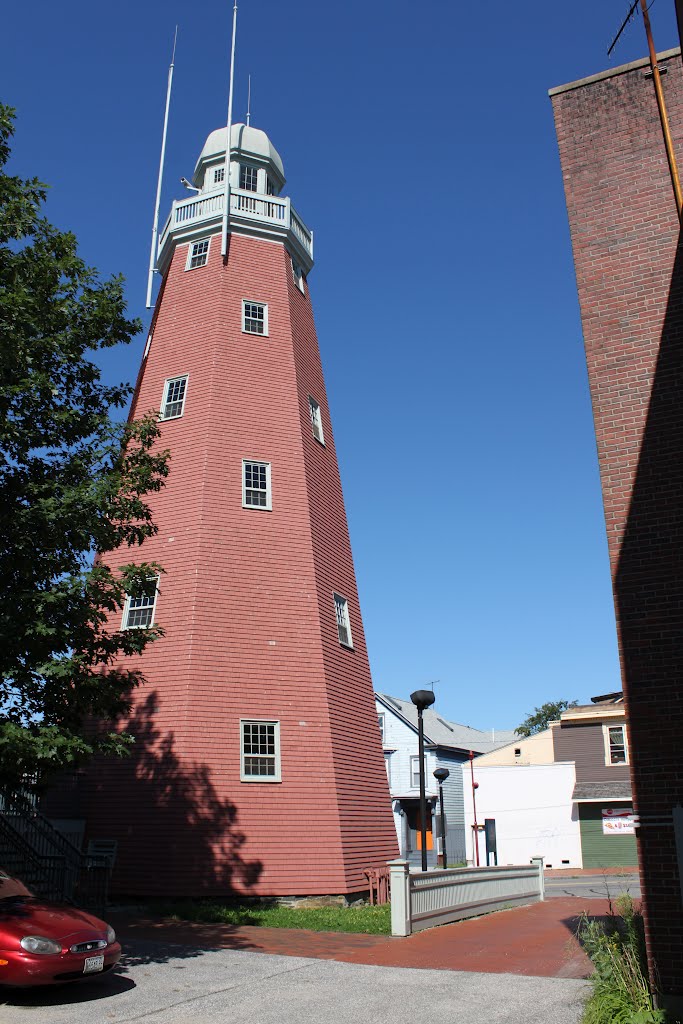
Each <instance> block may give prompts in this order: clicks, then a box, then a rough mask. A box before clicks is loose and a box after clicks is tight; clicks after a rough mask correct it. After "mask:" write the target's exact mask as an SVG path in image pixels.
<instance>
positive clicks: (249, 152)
mask: <svg viewBox="0 0 683 1024" xmlns="http://www.w3.org/2000/svg"><path fill="white" fill-rule="evenodd" d="M227 134H228V129H227V127H225V128H217V129H216V130H215V131H213V132H211V134H210V135H209V137H208V139H207V140H206V142H205V143H204V148H203V149H202V151H201V153H200V154H199V160H198V161H197V166H196V167H195V170H194V173H195V177H196V176H197V174H198V172H199V170H200V167H201V166H202V164H204V163H205V162H206V161H207V160H211V159H212V158H213V159H215V157H217V156H220V155H221V154H223V153H225V143H226V139H227ZM235 151H237V153H239V154H243V155H244V156H247V157H249V156H250V157H253V158H254V159H256V160H259V161H267V162H268V163H270V164H272V166H273V167H274V168H275V170H276V171H277V173H278V174H279V175H280V177H281V178H282V184H283V185H284V182H285V169H284V167H283V165H282V160H281V158H280V154H279V153H278V151H277V150H276V148H275V146H274V145H273V144H272V142H271V141H270V139H269V138H268V136H267V135H266V133H265V132H262V131H261V129H260V128H252V127H251V126H248V125H246V124H233V125H232V131H231V133H230V152H231V154H234V153H235Z"/></svg>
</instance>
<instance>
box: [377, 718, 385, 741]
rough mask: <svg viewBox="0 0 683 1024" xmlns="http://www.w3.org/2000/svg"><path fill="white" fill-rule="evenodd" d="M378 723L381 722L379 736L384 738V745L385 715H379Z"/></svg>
mask: <svg viewBox="0 0 683 1024" xmlns="http://www.w3.org/2000/svg"><path fill="white" fill-rule="evenodd" d="M377 721H378V722H379V734H380V736H381V738H382V743H384V715H383V714H379V715H377Z"/></svg>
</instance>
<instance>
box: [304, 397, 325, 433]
mask: <svg viewBox="0 0 683 1024" xmlns="http://www.w3.org/2000/svg"><path fill="white" fill-rule="evenodd" d="M308 408H309V410H310V413H311V426H312V427H313V437H314V438H315V439H316V441H320V443H321V444H325V435H324V434H323V420H322V416H321V415H320V406H319V405H318V403H317V402H316V400H315V398H311V396H310V395H309V396H308Z"/></svg>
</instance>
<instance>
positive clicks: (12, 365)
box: [0, 104, 168, 785]
mask: <svg viewBox="0 0 683 1024" xmlns="http://www.w3.org/2000/svg"><path fill="white" fill-rule="evenodd" d="M13 120H14V111H13V110H12V109H11V108H10V107H6V106H4V105H1V104H0V591H1V593H2V603H1V604H0V784H3V785H8V784H16V783H18V782H20V781H21V780H22V779H24V778H25V777H27V776H37V777H38V778H39V779H41V780H43V781H44V780H45V779H46V778H47V777H48V776H49V775H50V774H52V773H54V772H56V771H59V770H61V769H63V768H66V767H70V766H74V765H76V764H78V763H79V762H81V761H83V760H84V759H87V758H88V757H90V756H92V754H93V753H95V752H96V751H107V752H113V753H123V752H125V750H126V748H127V746H128V744H129V743H130V742H131V739H130V737H127V736H125V735H119V734H118V733H117V732H116V731H115V730H114V729H113V728H112V726H111V724H110V725H109V726H101V727H100V728H96V727H94V726H92V725H89V726H88V728H87V729H86V730H84V724H85V723H86V722H88V723H93V722H98V721H99V722H110V723H111V721H112V720H113V719H114V718H115V717H116V716H117V715H119V714H121V713H122V712H124V711H126V709H127V708H128V706H129V700H128V696H129V694H130V691H131V688H132V687H134V686H135V685H136V684H137V683H138V682H139V681H140V675H139V672H137V671H135V670H133V669H131V668H129V667H126V665H125V662H124V663H122V662H121V661H117V662H116V665H114V664H113V662H114V659H117V658H118V656H119V655H131V654H136V653H139V652H140V651H142V650H143V649H144V648H145V646H146V645H147V644H148V643H149V642H150V641H151V640H153V639H154V638H155V637H157V636H158V635H159V634H160V632H161V631H160V630H159V629H158V628H156V627H154V628H151V629H132V630H127V631H108V630H107V628H106V621H107V616H108V615H109V614H110V613H114V612H120V611H121V609H122V607H123V605H124V602H125V598H126V593H127V592H135V591H136V590H140V589H141V588H144V587H145V586H149V585H150V580H151V579H152V578H154V579H156V576H157V574H158V572H159V571H160V567H159V566H156V565H154V564H145V563H142V564H134V563H133V562H131V563H129V564H126V565H122V566H121V567H120V569H119V571H118V572H112V571H111V570H110V569H109V568H107V567H106V566H104V565H102V564H100V563H98V562H97V560H96V558H95V556H96V554H97V553H98V552H102V551H113V550H115V549H117V548H120V547H123V548H127V547H132V546H134V545H137V544H140V543H142V541H143V540H144V539H145V538H146V537H149V536H150V535H151V534H153V533H155V532H156V528H155V526H154V523H153V522H152V516H151V512H150V509H149V507H148V506H147V505H146V503H145V501H144V498H145V496H146V495H147V494H149V493H151V492H154V491H158V490H159V489H160V487H161V486H162V484H163V480H164V477H165V476H166V474H167V472H168V469H167V453H165V452H159V451H158V450H155V449H154V445H155V442H156V440H157V437H158V436H159V430H158V426H157V423H156V420H155V417H154V416H151V415H150V416H148V417H146V418H144V419H141V420H138V421H137V422H130V423H126V422H125V417H124V418H123V419H122V418H121V414H120V413H119V421H117V420H115V419H113V418H111V411H112V410H114V411H115V410H122V409H124V408H125V406H126V405H127V403H128V400H129V398H130V394H131V391H132V388H130V387H129V386H127V385H125V384H113V385H109V384H105V383H104V382H103V380H102V379H101V376H100V370H99V368H98V367H97V366H96V365H95V363H94V362H92V361H91V359H90V358H89V355H90V354H92V353H95V352H97V351H98V350H101V349H107V348H111V347H112V346H114V345H118V344H127V343H129V342H130V341H131V339H132V338H133V336H134V335H135V334H137V332H138V331H139V329H140V324H139V322H138V321H137V320H128V319H126V317H125V302H124V298H123V283H122V280H121V279H120V278H113V279H111V280H109V281H105V282H101V281H100V280H99V279H98V277H97V274H96V272H95V271H94V270H93V269H91V268H89V267H87V266H86V264H85V263H84V262H83V261H82V260H81V259H80V258H79V256H78V254H77V246H76V239H75V238H74V236H73V235H72V234H70V233H65V232H62V231H58V230H57V229H56V228H55V227H53V226H52V225H51V224H49V223H48V221H47V220H45V219H44V217H43V216H42V215H41V207H42V204H43V203H44V201H45V195H46V191H45V186H44V185H42V184H41V183H40V182H39V181H38V180H37V179H35V178H34V179H31V180H22V179H20V178H17V177H11V176H9V175H8V174H6V173H5V170H4V168H5V165H6V163H7V160H8V157H9V152H10V148H9V142H10V139H11V136H12V132H13ZM122 561H123V558H122Z"/></svg>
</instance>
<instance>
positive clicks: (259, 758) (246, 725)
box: [240, 719, 282, 782]
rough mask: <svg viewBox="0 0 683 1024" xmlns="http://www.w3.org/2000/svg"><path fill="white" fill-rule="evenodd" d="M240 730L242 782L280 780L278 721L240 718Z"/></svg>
mask: <svg viewBox="0 0 683 1024" xmlns="http://www.w3.org/2000/svg"><path fill="white" fill-rule="evenodd" d="M240 732H241V737H240V753H241V757H240V779H241V780H242V782H281V781H282V773H281V770H280V723H279V722H263V721H260V720H259V719H242V721H241V722H240Z"/></svg>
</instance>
